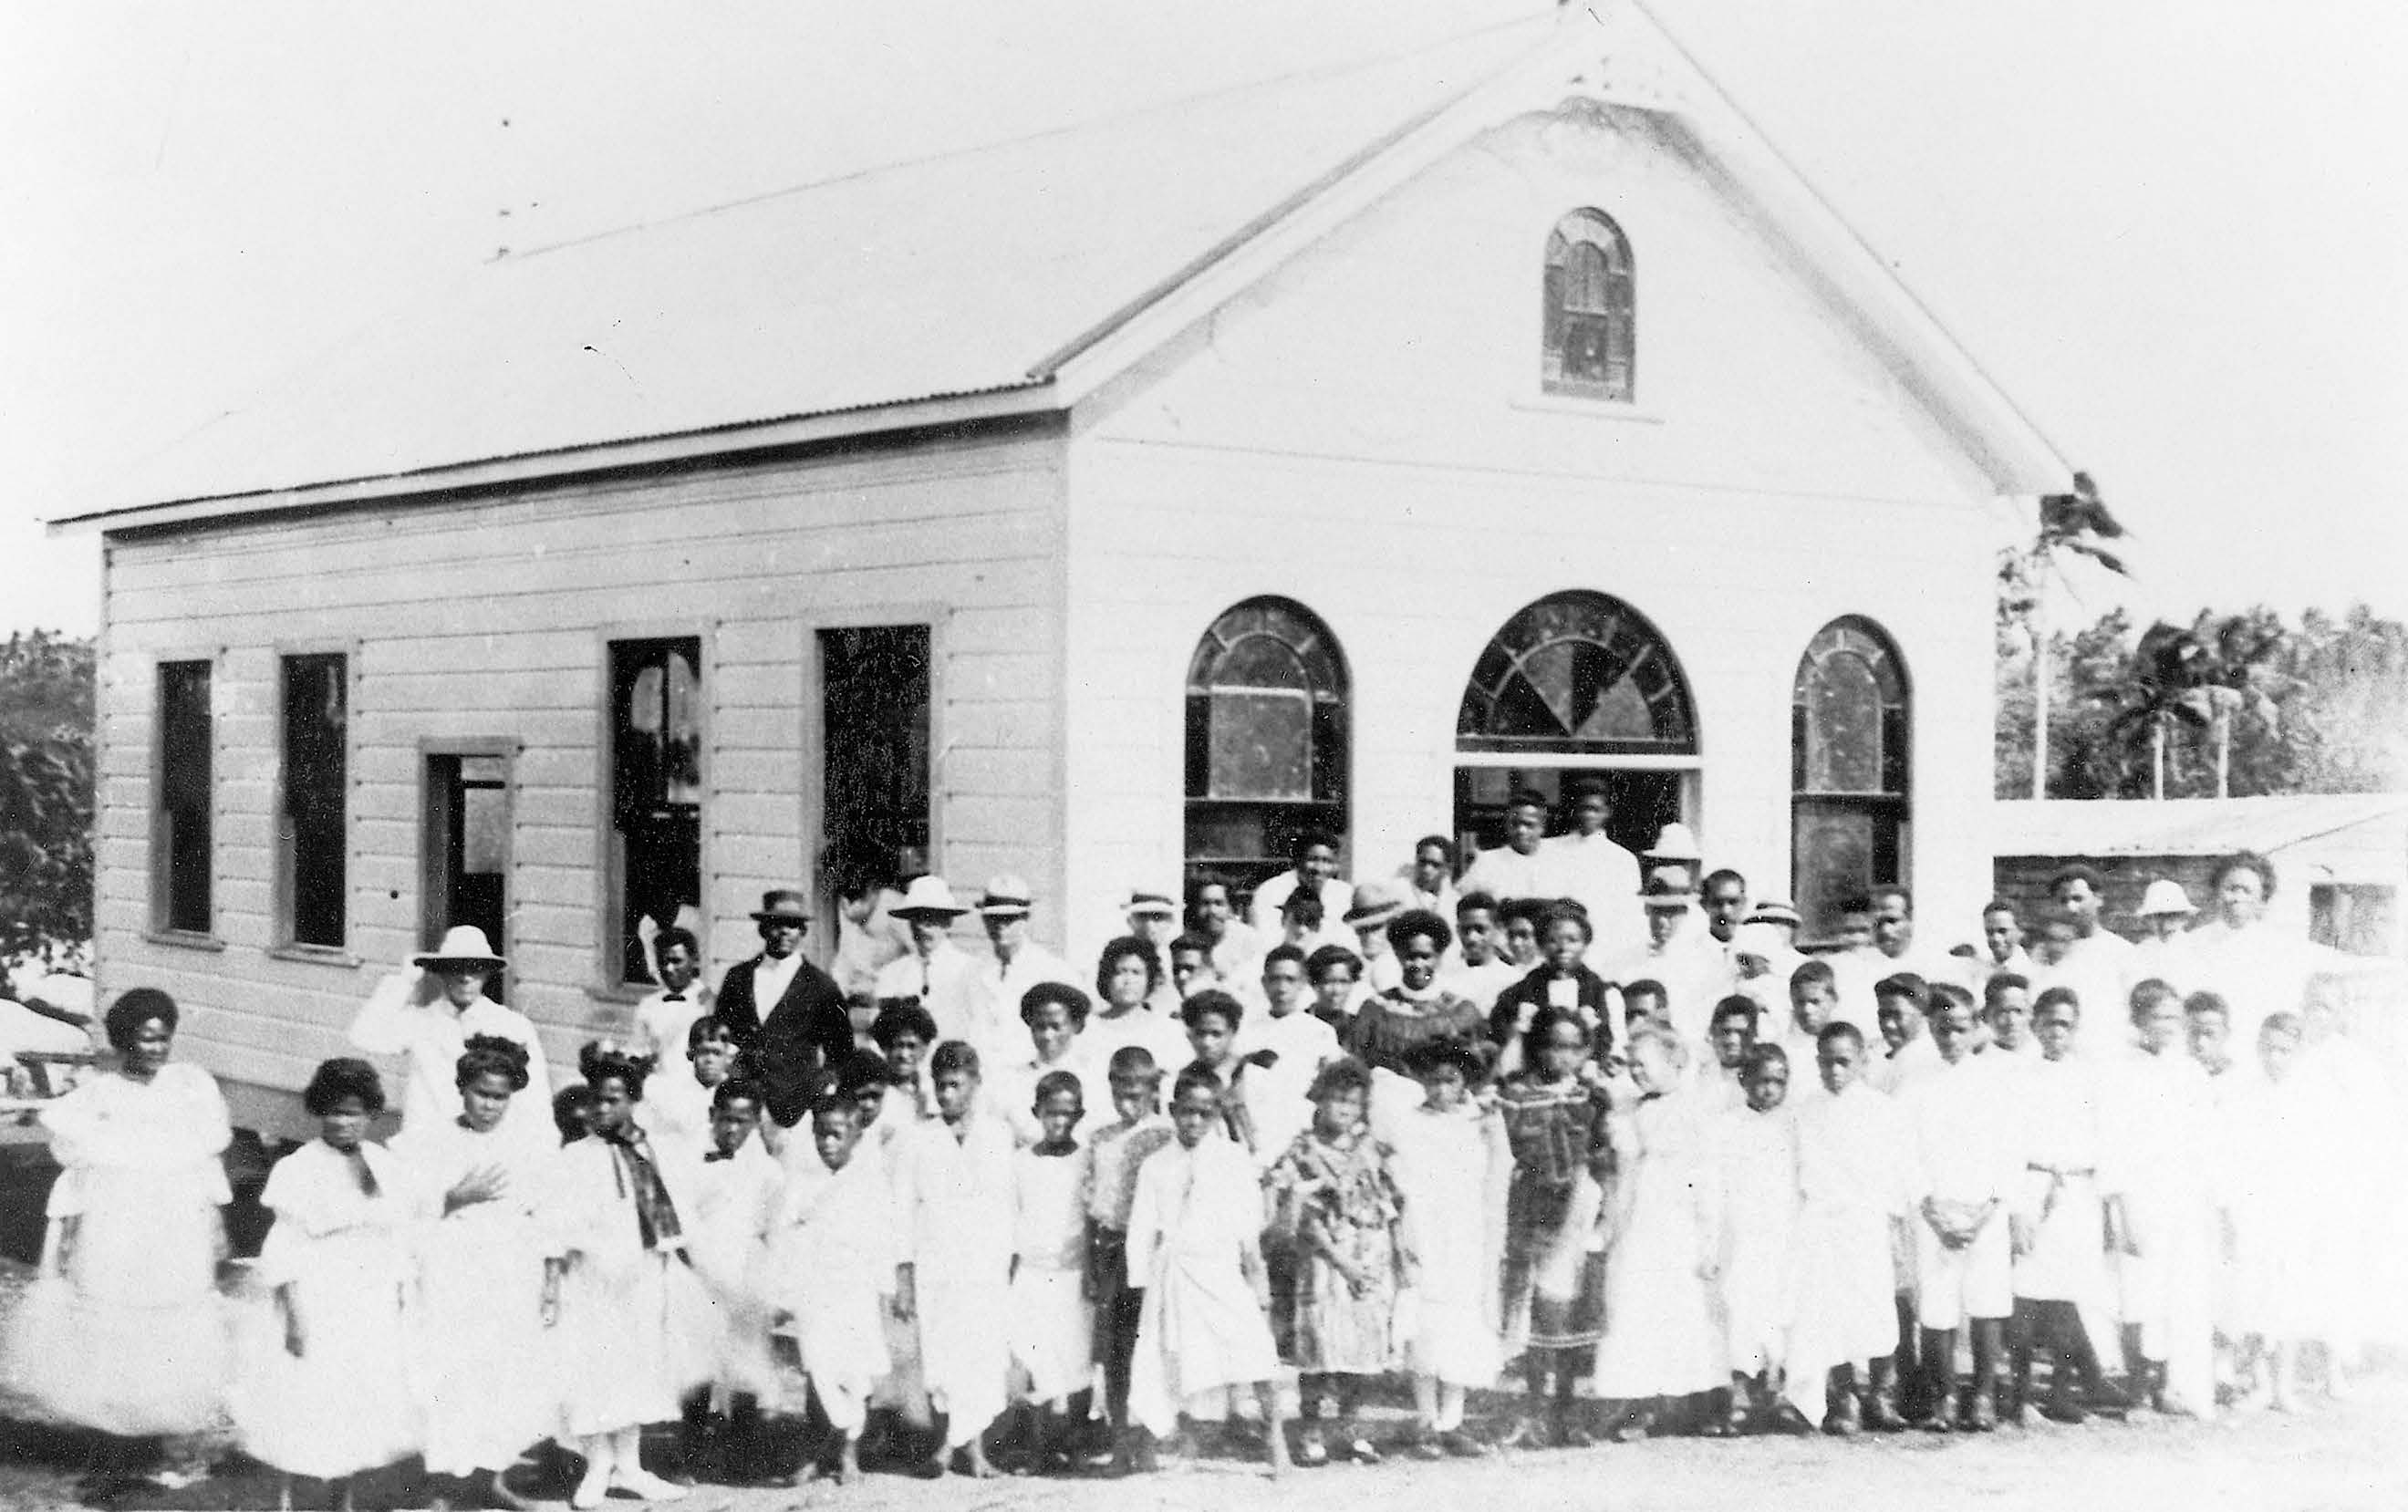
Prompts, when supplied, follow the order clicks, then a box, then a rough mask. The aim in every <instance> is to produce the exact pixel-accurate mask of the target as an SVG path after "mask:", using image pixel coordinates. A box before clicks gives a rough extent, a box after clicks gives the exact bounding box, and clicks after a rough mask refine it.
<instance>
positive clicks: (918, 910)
mask: <svg viewBox="0 0 2408 1512" xmlns="http://www.w3.org/2000/svg"><path fill="white" fill-rule="evenodd" d="M969 911H970V910H968V908H947V907H943V906H939V905H938V904H933V903H922V904H915V905H913V906H910V907H909V908H889V909H887V910H886V917H888V918H889V919H959V918H960V917H961V916H962V915H964V914H966V913H968V912H969Z"/></svg>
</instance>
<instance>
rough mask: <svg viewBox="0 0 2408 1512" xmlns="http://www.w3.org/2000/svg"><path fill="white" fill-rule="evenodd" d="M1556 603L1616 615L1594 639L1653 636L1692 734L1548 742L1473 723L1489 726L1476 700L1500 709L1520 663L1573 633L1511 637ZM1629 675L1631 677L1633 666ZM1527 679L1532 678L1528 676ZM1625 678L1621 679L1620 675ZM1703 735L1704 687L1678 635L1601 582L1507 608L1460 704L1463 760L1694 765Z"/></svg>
mask: <svg viewBox="0 0 2408 1512" xmlns="http://www.w3.org/2000/svg"><path fill="white" fill-rule="evenodd" d="M1555 605H1586V606H1596V607H1600V608H1601V609H1602V610H1603V612H1605V613H1606V614H1608V615H1610V616H1612V617H1613V633H1612V634H1610V635H1608V636H1607V637H1606V638H1605V639H1603V640H1596V639H1591V640H1590V642H1589V643H1590V644H1592V645H1599V646H1605V647H1609V648H1610V647H1611V646H1613V644H1614V642H1615V640H1616V639H1618V638H1619V637H1620V636H1621V635H1623V634H1625V633H1627V632H1635V633H1636V634H1637V635H1640V636H1641V637H1643V638H1644V639H1645V640H1647V641H1649V642H1651V643H1652V649H1654V650H1655V651H1656V653H1657V654H1658V655H1660V657H1661V660H1662V663H1663V665H1664V667H1665V669H1666V672H1667V674H1668V679H1667V684H1666V686H1667V687H1668V688H1669V690H1670V694H1671V697H1672V699H1673V701H1674V702H1675V703H1676V705H1677V706H1678V708H1679V711H1680V715H1681V718H1682V720H1683V721H1684V723H1685V724H1686V725H1687V735H1686V737H1685V738H1684V739H1665V738H1654V739H1649V740H1643V741H1642V740H1624V739H1612V740H1585V741H1584V740H1579V739H1577V738H1570V739H1566V740H1564V741H1562V742H1559V743H1550V744H1541V743H1540V737H1536V736H1529V735H1497V734H1493V733H1490V732H1489V731H1488V730H1486V729H1484V728H1473V726H1474V725H1475V724H1482V725H1484V724H1485V723H1486V722H1487V720H1483V719H1479V718H1476V717H1475V708H1474V700H1475V699H1478V700H1481V701H1482V702H1483V703H1484V705H1485V706H1486V708H1487V709H1488V711H1489V712H1490V713H1491V714H1492V715H1493V712H1494V709H1495V707H1496V705H1497V704H1498V702H1499V701H1500V699H1501V696H1502V692H1503V690H1504V688H1505V687H1506V684H1507V679H1508V678H1510V677H1511V675H1512V673H1513V672H1514V671H1516V670H1517V669H1519V668H1520V667H1521V666H1522V665H1523V664H1524V663H1526V662H1527V660H1528V658H1529V657H1530V655H1532V654H1533V653H1534V652H1536V651H1538V650H1540V649H1544V648H1545V647H1547V646H1552V645H1555V644H1558V643H1559V642H1560V641H1561V640H1562V639H1565V638H1569V637H1561V636H1558V637H1555V638H1554V639H1548V640H1535V639H1533V640H1531V641H1530V643H1529V644H1527V645H1524V646H1519V647H1517V646H1515V645H1514V644H1512V640H1511V639H1510V638H1509V637H1512V636H1513V635H1514V633H1515V632H1516V630H1517V629H1520V628H1522V627H1524V626H1526V625H1527V624H1528V623H1530V622H1531V621H1533V620H1535V619H1536V618H1537V617H1538V616H1539V615H1540V614H1541V611H1543V610H1546V609H1548V608H1549V607H1550V606H1555ZM1500 651H1501V654H1503V655H1504V656H1505V657H1506V658H1507V664H1506V665H1505V667H1504V668H1503V669H1502V670H1501V671H1499V672H1498V675H1497V676H1495V677H1493V678H1487V679H1485V680H1484V679H1483V678H1482V672H1483V669H1484V667H1486V666H1487V665H1488V664H1489V659H1490V656H1491V654H1492V653H1495V652H1500ZM1639 664H1640V663H1639V662H1638V660H1636V659H1634V660H1633V661H1632V662H1631V663H1629V665H1630V666H1637V665H1639ZM1625 676H1627V668H1626V672H1625ZM1524 680H1525V681H1527V680H1528V679H1527V678H1525V679H1524ZM1620 680H1621V679H1620V678H1617V679H1616V682H1617V683H1618V682H1619V681H1620ZM1641 698H1642V699H1645V700H1646V702H1647V703H1648V705H1649V707H1650V709H1651V711H1652V709H1653V708H1654V706H1655V704H1656V700H1655V699H1649V698H1647V697H1646V694H1645V692H1643V691H1641ZM1702 738H1703V737H1702V733H1701V731H1700V729H1699V719H1698V698H1697V692H1696V690H1695V689H1693V688H1692V687H1691V686H1690V685H1689V675H1688V672H1687V671H1686V670H1685V669H1684V667H1683V666H1682V663H1681V656H1680V653H1679V652H1678V651H1676V650H1674V649H1672V640H1671V637H1670V636H1669V635H1665V634H1664V632H1663V631H1662V629H1660V628H1659V627H1658V626H1657V625H1656V621H1655V620H1653V619H1651V618H1649V617H1648V616H1647V615H1646V614H1645V613H1643V612H1642V611H1641V609H1640V608H1639V607H1638V606H1636V605H1634V604H1632V603H1631V602H1630V601H1629V600H1627V599H1624V598H1618V597H1616V596H1615V595H1613V594H1612V593H1607V592H1601V591H1599V590H1597V589H1593V588H1566V589H1558V590H1556V591H1555V592H1552V593H1542V594H1541V595H1540V596H1539V597H1537V598H1534V599H1532V600H1530V601H1529V602H1528V603H1527V604H1524V605H1523V606H1520V607H1519V608H1517V609H1515V610H1514V611H1513V612H1512V614H1509V615H1507V616H1506V617H1505V619H1504V620H1502V621H1501V622H1499V623H1498V626H1497V628H1496V629H1495V630H1494V631H1493V632H1491V633H1490V634H1489V635H1488V636H1487V638H1486V639H1484V640H1483V641H1482V642H1481V643H1480V649H1479V651H1478V652H1477V653H1475V655H1474V657H1473V659H1472V663H1471V669H1470V671H1469V673H1467V674H1466V675H1465V677H1464V679H1463V695H1462V698H1461V699H1460V701H1459V702H1458V703H1457V704H1456V706H1455V757H1456V760H1457V762H1458V763H1461V762H1462V761H1463V760H1464V759H1465V758H1467V757H1481V758H1497V757H1510V758H1512V760H1511V761H1508V762H1493V761H1482V762H1480V763H1475V764H1484V765H1486V764H1500V765H1522V766H1562V765H1570V764H1578V763H1591V762H1594V763H1595V764H1599V765H1638V764H1641V763H1664V764H1668V765H1679V766H1688V765H1694V764H1696V763H1698V762H1699V759H1700V749H1701V743H1702Z"/></svg>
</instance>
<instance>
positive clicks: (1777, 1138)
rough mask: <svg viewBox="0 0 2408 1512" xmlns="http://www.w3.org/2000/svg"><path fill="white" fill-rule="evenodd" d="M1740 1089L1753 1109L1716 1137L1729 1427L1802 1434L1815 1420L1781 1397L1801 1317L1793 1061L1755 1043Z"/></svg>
mask: <svg viewBox="0 0 2408 1512" xmlns="http://www.w3.org/2000/svg"><path fill="white" fill-rule="evenodd" d="M1740 1083H1741V1085H1742V1087H1744V1088H1745V1089H1746V1091H1747V1101H1746V1103H1745V1104H1743V1105H1741V1106H1740V1107H1738V1108H1735V1109H1733V1110H1731V1111H1729V1112H1727V1113H1724V1114H1723V1115H1722V1116H1721V1117H1720V1118H1719V1119H1717V1120H1715V1123H1714V1128H1713V1159H1714V1177H1713V1190H1714V1192H1715V1194H1716V1196H1717V1198H1718V1199H1719V1201H1720V1210H1719V1212H1718V1213H1717V1214H1716V1231H1715V1232H1716V1239H1717V1247H1716V1253H1717V1256H1718V1259H1719V1262H1720V1266H1719V1268H1720V1273H1721V1277H1722V1300H1723V1328H1724V1334H1723V1342H1724V1349H1725V1352H1726V1354H1727V1357H1728V1359H1729V1362H1730V1369H1731V1410H1730V1416H1729V1418H1728V1419H1727V1420H1728V1422H1729V1424H1730V1426H1731V1427H1732V1428H1733V1429H1735V1430H1740V1431H1742V1432H1743V1431H1745V1430H1746V1429H1748V1428H1750V1427H1753V1426H1756V1424H1757V1423H1758V1422H1759V1421H1760V1420H1761V1418H1762V1416H1763V1415H1765V1414H1769V1415H1770V1423H1769V1426H1770V1427H1771V1428H1773V1429H1775V1430H1777V1431H1779V1432H1782V1433H1789V1434H1803V1433H1808V1432H1811V1431H1812V1429H1813V1423H1811V1422H1810V1421H1808V1419H1806V1418H1805V1416H1804V1415H1803V1414H1801V1413H1800V1412H1799V1410H1798V1409H1797V1408H1796V1407H1795V1406H1793V1405H1790V1404H1789V1403H1787V1402H1785V1401H1782V1400H1781V1397H1782V1368H1783V1366H1784V1365H1785V1364H1786V1362H1787V1360H1788V1354H1789V1328H1790V1323H1791V1320H1792V1319H1793V1318H1794V1317H1795V1315H1796V1306H1795V1299H1794V1296H1793V1294H1792V1292H1791V1289H1790V1282H1791V1275H1790V1241H1791V1238H1792V1236H1793V1235H1794V1234H1796V1232H1797V1227H1798V1121H1797V1116H1796V1114H1795V1113H1794V1112H1793V1111H1792V1110H1791V1109H1790V1107H1789V1105H1788V1097H1789V1056H1788V1054H1787V1053H1786V1052H1785V1051H1784V1050H1783V1049H1782V1048H1781V1047H1780V1046H1778V1045H1758V1046H1756V1047H1755V1048H1751V1049H1750V1050H1749V1051H1748V1052H1747V1060H1746V1063H1744V1064H1743V1065H1742V1067H1741V1068H1740Z"/></svg>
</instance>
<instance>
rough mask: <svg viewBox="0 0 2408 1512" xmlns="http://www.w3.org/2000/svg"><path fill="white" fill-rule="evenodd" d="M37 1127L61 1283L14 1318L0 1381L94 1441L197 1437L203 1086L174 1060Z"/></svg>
mask: <svg viewBox="0 0 2408 1512" xmlns="http://www.w3.org/2000/svg"><path fill="white" fill-rule="evenodd" d="M42 1123H43V1125H44V1127H46V1128H47V1129H48V1130H49V1131H50V1152H51V1154H52V1155H54V1156H55V1157H56V1158H57V1160H58V1162H59V1164H60V1165H61V1166H62V1167H64V1169H63V1170H62V1171H61V1172H60V1174H59V1177H58V1180H57V1182H56V1184H54V1185H53V1186H52V1187H51V1188H50V1224H51V1227H50V1243H51V1244H52V1245H56V1244H57V1243H58V1242H59V1239H60V1234H61V1231H62V1229H63V1227H64V1226H65V1221H66V1220H74V1225H75V1237H74V1242H73V1246H72V1248H70V1249H69V1251H68V1254H67V1258H66V1261H65V1266H64V1273H63V1274H62V1275H60V1276H58V1277H45V1278H43V1279H41V1280H37V1281H36V1282H35V1283H34V1286H33V1288H32V1289H31V1290H30V1291H28V1292H27V1294H26V1296H25V1299H24V1301H23V1303H22V1305H20V1306H19V1307H18V1309H17V1315H16V1317H15V1318H14V1319H11V1321H10V1325H9V1329H8V1336H7V1347H6V1369H5V1371H0V1376H5V1377H6V1379H7V1384H8V1386H9V1387H10V1388H11V1389H13V1390H14V1391H17V1392H19V1393H21V1394H22V1395H23V1396H25V1397H26V1398H28V1399H29V1400H30V1401H32V1402H33V1403H34V1404H35V1405H36V1406H37V1407H39V1408H40V1409H41V1410H42V1412H43V1413H44V1414H46V1415H47V1416H49V1417H51V1418H54V1419H59V1420H62V1421H65V1422H70V1423H78V1424H80V1425H82V1426H84V1427H88V1428H97V1429H99V1430H101V1431H102V1432H103V1433H109V1434H129V1435H137V1436H138V1435H148V1434H188V1433H194V1432H197V1431H199V1430H200V1429H203V1428H206V1427H208V1425H209V1424H210V1423H212V1422H213V1421H215V1420H216V1419H217V1416H218V1410H219V1405H220V1398H221V1394H222V1391H224V1387H225V1379H226V1369H227V1365H228V1352H227V1342H228V1341H227V1332H226V1325H227V1319H226V1314H225V1310H224V1308H223V1307H222V1305H221V1304H220V1301H219V1298H218V1291H217V1262H218V1256H219V1254H220V1253H221V1251H222V1248H223V1246H224V1229H223V1226H222V1220H221V1218H220V1215H219V1211H218V1210H219V1208H221V1207H222V1206H223V1205H225V1204H226V1203H227V1202H229V1201H231V1200H232V1193H231V1192H230V1191H228V1190H227V1187H226V1177H225V1167H224V1165H223V1164H222V1163H221V1162H220V1160H219V1157H220V1155H221V1154H222V1152H223V1151H224V1149H225V1147H226V1141H227V1139H228V1137H229V1133H230V1131H229V1130H228V1127H227V1124H226V1109H225V1103H224V1101H223V1099H222V1098H221V1097H220V1096H219V1095H218V1087H217V1083H216V1082H214V1081H212V1080H210V1079H209V1074H208V1072H206V1071H203V1070H202V1069H200V1068H199V1067H198V1066H192V1065H184V1064H180V1063H170V1064H167V1065H165V1066H162V1067H161V1068H160V1069H159V1073H158V1075H157V1076H156V1077H153V1078H152V1079H151V1080H150V1081H148V1082H142V1081H136V1080H133V1079H131V1078H129V1077H122V1076H105V1077H95V1078H94V1079H93V1080H91V1081H87V1082H85V1083H84V1084H83V1085H82V1086H80V1087H78V1088H77V1089H76V1090H75V1091H71V1092H69V1093H67V1094H66V1095H65V1096H64V1097H62V1098H60V1099H59V1100H58V1101H57V1102H55V1103H53V1104H51V1105H50V1106H49V1107H47V1108H44V1109H43V1110H42Z"/></svg>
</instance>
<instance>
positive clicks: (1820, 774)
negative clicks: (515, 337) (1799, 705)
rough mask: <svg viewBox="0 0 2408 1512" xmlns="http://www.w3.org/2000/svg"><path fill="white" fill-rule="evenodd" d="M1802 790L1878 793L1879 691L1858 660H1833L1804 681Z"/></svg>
mask: <svg viewBox="0 0 2408 1512" xmlns="http://www.w3.org/2000/svg"><path fill="white" fill-rule="evenodd" d="M1806 787H1807V791H1809V792H1880V791H1881V787H1882V751H1881V690H1880V689H1879V688H1878V687H1877V686H1876V685H1875V684H1874V682H1873V674H1872V669H1871V667H1869V666H1867V665H1866V664H1865V663H1864V662H1863V661H1862V659H1860V658H1858V657H1856V656H1851V655H1847V654H1844V653H1843V654H1841V655H1838V656H1833V657H1831V658H1829V659H1828V660H1827V661H1825V662H1824V663H1822V665H1820V666H1819V667H1817V668H1815V669H1814V670H1813V672H1812V673H1810V674H1809V675H1808V677H1807V679H1806Z"/></svg>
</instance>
